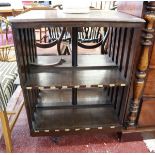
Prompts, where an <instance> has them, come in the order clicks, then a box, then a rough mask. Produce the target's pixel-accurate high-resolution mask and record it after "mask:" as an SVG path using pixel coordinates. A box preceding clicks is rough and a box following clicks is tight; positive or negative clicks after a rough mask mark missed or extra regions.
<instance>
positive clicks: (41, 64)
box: [30, 55, 117, 73]
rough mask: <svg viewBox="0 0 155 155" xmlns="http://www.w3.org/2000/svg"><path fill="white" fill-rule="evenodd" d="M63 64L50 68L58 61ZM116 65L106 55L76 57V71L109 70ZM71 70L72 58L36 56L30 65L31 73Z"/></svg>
mask: <svg viewBox="0 0 155 155" xmlns="http://www.w3.org/2000/svg"><path fill="white" fill-rule="evenodd" d="M61 58H62V59H63V60H64V61H65V62H64V63H62V64H61V65H57V66H51V64H54V63H57V62H59V61H60V59H61ZM116 67H117V66H116V64H115V63H114V62H113V61H112V60H111V58H109V56H108V55H78V66H77V68H78V69H89V68H91V69H111V68H116ZM57 68H58V69H66V68H72V57H71V55H70V56H68V55H67V56H66V55H62V56H37V58H36V60H35V62H34V63H33V65H32V64H31V69H30V72H31V73H39V72H51V71H52V70H53V69H57Z"/></svg>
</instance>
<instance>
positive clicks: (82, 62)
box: [25, 55, 127, 89]
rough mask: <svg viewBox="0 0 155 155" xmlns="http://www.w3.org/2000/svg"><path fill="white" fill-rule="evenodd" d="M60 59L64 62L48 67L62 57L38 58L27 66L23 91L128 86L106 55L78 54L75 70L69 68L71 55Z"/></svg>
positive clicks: (70, 66)
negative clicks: (28, 71)
mask: <svg viewBox="0 0 155 155" xmlns="http://www.w3.org/2000/svg"><path fill="white" fill-rule="evenodd" d="M62 58H63V60H64V61H65V62H64V63H63V64H61V65H58V66H50V64H51V63H55V62H56V61H58V60H60V59H61V57H60V56H59V57H58V56H37V59H36V61H35V62H34V63H33V64H31V65H30V66H31V67H30V73H29V74H28V76H27V81H26V84H25V86H26V88H27V89H32V88H39V89H66V88H92V87H95V88H102V87H105V86H110V87H114V86H126V85H127V81H126V80H125V78H124V77H123V76H122V75H121V73H120V71H119V69H118V66H117V65H116V64H115V63H114V62H112V60H111V59H110V58H109V57H108V56H107V55H90V56H89V55H78V66H77V67H72V65H71V56H62ZM86 62H87V63H86Z"/></svg>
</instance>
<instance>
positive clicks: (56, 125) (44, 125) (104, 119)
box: [33, 105, 121, 133]
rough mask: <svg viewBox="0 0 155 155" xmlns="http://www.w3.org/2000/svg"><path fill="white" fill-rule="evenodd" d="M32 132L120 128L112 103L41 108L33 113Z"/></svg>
mask: <svg viewBox="0 0 155 155" xmlns="http://www.w3.org/2000/svg"><path fill="white" fill-rule="evenodd" d="M34 120H35V121H33V129H34V132H36V133H39V132H46V133H51V132H52V133H53V132H55V133H56V132H57V133H58V132H68V131H79V130H93V129H98V130H103V129H104V128H109V129H118V128H119V129H120V127H121V125H120V124H119V122H118V119H117V116H116V115H115V112H114V110H113V107H112V105H104V106H103V107H91V108H68V109H41V108H36V111H35V113H34Z"/></svg>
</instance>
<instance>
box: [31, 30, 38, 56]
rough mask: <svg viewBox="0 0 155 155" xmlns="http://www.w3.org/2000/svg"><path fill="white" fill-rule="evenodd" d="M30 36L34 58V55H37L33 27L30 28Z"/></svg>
mask: <svg viewBox="0 0 155 155" xmlns="http://www.w3.org/2000/svg"><path fill="white" fill-rule="evenodd" d="M31 37H32V47H33V52H34V55H35V58H36V56H37V49H36V46H35V43H36V36H35V29H34V28H31Z"/></svg>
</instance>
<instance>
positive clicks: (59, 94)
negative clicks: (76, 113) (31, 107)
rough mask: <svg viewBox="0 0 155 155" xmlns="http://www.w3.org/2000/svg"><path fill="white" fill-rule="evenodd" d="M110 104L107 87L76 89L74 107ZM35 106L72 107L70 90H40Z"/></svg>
mask: <svg viewBox="0 0 155 155" xmlns="http://www.w3.org/2000/svg"><path fill="white" fill-rule="evenodd" d="M105 104H110V101H109V98H108V96H107V89H104V90H103V89H96V88H93V89H78V91H77V105H76V107H78V108H81V107H83V108H84V107H94V106H97V107H103V105H105ZM36 107H37V108H55V109H58V108H69V107H70V108H72V107H73V105H72V90H71V89H67V90H43V91H42V90H41V91H40V92H39V97H38V104H37V105H36Z"/></svg>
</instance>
